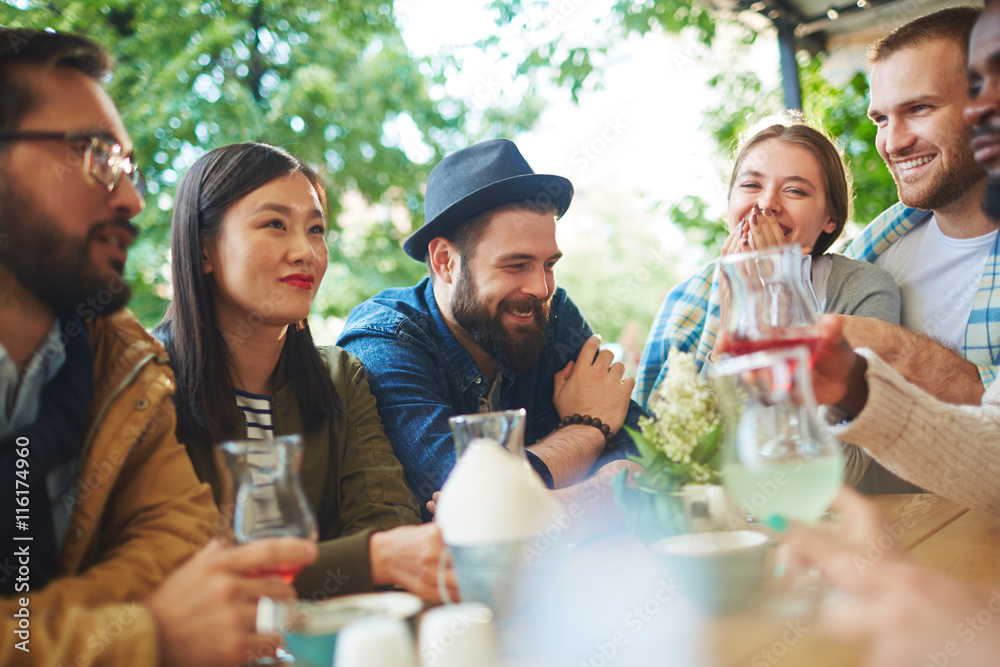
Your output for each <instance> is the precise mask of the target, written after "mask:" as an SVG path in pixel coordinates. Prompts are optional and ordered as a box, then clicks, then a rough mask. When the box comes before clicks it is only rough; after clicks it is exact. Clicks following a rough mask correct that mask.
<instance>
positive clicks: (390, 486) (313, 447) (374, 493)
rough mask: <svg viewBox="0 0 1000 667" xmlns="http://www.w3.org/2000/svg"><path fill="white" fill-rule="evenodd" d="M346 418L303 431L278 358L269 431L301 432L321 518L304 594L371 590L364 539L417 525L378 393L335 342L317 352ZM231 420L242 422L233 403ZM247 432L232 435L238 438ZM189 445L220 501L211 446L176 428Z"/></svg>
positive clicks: (306, 473) (305, 470) (306, 476)
mask: <svg viewBox="0 0 1000 667" xmlns="http://www.w3.org/2000/svg"><path fill="white" fill-rule="evenodd" d="M320 352H321V354H322V355H323V357H324V359H325V361H326V364H327V366H328V367H329V369H330V377H331V378H332V379H333V385H334V387H336V389H337V394H338V395H339V396H340V398H341V400H342V401H343V403H344V408H345V413H346V414H345V415H344V416H343V417H342V418H341V419H339V420H337V421H336V422H330V421H326V422H324V423H322V424H321V425H320V426H318V427H316V428H314V429H313V430H312V431H310V432H309V433H304V432H303V426H302V417H301V415H300V413H299V403H298V401H297V400H296V398H295V394H294V393H293V392H292V387H291V385H290V384H289V382H288V376H287V374H286V372H285V363H284V361H285V358H284V355H282V357H281V359H280V360H279V362H278V369H277V377H276V379H275V387H276V389H275V392H274V397H273V398H272V399H271V410H272V420H273V425H274V434H275V435H276V436H278V435H287V434H291V433H301V434H302V439H303V443H304V445H305V454H304V456H303V460H302V486H303V487H304V489H305V493H306V497H307V498H308V500H309V504H310V505H311V506H312V508H313V511H314V512H315V513H316V519H317V522H318V523H319V540H320V544H319V547H320V550H319V554H320V555H319V560H318V561H317V562H316V563H314V564H313V565H311V566H310V567H308V568H306V569H304V570H303V571H302V572H301V573H300V574H299V576H298V577H297V579H296V581H295V587H296V588H297V589H298V591H299V595H300V596H301V597H303V598H312V599H318V598H325V597H330V596H332V595H343V594H346V593H358V592H362V591H370V590H372V589H373V588H374V583H373V582H372V575H371V560H370V558H369V551H368V544H369V540H370V538H371V535H372V533H373V532H375V531H376V530H387V529H389V528H395V527H396V526H401V525H404V524H419V523H420V522H421V520H420V512H419V510H418V508H417V501H416V500H415V499H414V497H413V494H412V493H410V489H409V487H407V485H406V479H405V477H404V475H403V467H402V466H401V465H400V463H399V460H398V459H396V455H395V454H394V453H393V451H392V445H391V444H390V443H389V440H388V439H387V438H386V437H385V432H384V431H383V429H382V419H381V418H380V417H379V414H378V410H377V409H376V406H375V397H374V396H372V393H371V390H370V389H369V388H368V376H367V374H366V373H365V368H364V366H362V364H361V362H360V361H359V360H358V359H357V357H355V356H354V355H352V354H349V353H348V352H346V351H344V350H342V349H341V348H339V347H327V348H321V349H320ZM233 411H234V414H239V415H240V417H239V418H238V419H237V420H236V423H244V424H245V421H244V420H243V417H242V412H240V410H239V408H238V407H237V406H236V404H235V403H234V404H233ZM244 436H245V431H244V432H236V433H232V434H229V438H230V439H234V440H236V439H241V438H243V437H244ZM177 439H178V440H179V441H180V442H183V443H185V444H186V446H187V450H188V455H189V456H190V457H191V461H192V463H194V468H195V472H197V473H198V477H199V479H201V480H202V481H205V482H208V483H209V484H210V485H211V486H212V491H213V493H214V494H215V501H216V502H217V503H220V504H221V498H220V493H221V483H220V478H219V473H218V471H217V470H216V467H215V462H214V460H213V458H212V452H211V448H212V445H213V444H214V443H212V442H208V441H206V440H204V439H200V438H196V437H193V436H192V435H191V434H189V433H183V432H181V431H180V430H178V433H177Z"/></svg>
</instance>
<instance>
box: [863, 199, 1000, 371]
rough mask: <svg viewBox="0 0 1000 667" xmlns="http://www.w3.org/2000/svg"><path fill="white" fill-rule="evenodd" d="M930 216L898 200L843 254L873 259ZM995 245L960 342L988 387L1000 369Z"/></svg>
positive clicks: (999, 296)
mask: <svg viewBox="0 0 1000 667" xmlns="http://www.w3.org/2000/svg"><path fill="white" fill-rule="evenodd" d="M931 215H932V213H931V211H921V210H919V209H915V208H906V207H905V206H903V205H902V204H900V203H898V202H897V203H896V204H893V205H892V206H890V207H889V208H888V209H886V210H885V212H883V213H882V214H881V215H880V216H878V217H877V218H875V219H874V220H872V222H871V224H870V225H868V226H867V227H865V230H864V231H863V232H862V233H861V235H860V236H858V237H857V238H856V239H854V240H853V241H852V242H851V245H849V246H848V247H847V250H845V251H844V254H845V255H847V256H848V257H851V258H852V259H858V260H861V261H865V262H874V261H875V258H876V257H878V256H879V255H881V254H882V253H884V252H885V251H886V250H888V249H889V248H890V247H891V246H892V244H893V243H895V242H896V241H898V240H899V239H900V238H902V237H903V235H904V234H906V233H907V232H908V231H910V230H911V229H913V228H914V227H916V226H917V225H918V224H920V223H921V222H924V221H926V220H928V219H930V217H931ZM997 239H998V240H1000V235H997ZM997 246H998V242H997V241H994V243H993V249H992V250H991V251H990V256H989V258H988V259H987V260H986V267H985V268H984V269H983V277H982V279H981V280H980V281H979V289H978V290H977V291H976V297H975V300H974V301H973V303H972V312H971V313H970V314H969V322H968V324H967V325H966V327H965V338H964V340H963V342H962V355H963V356H965V358H966V359H968V360H969V361H971V362H972V363H974V364H975V365H976V366H977V367H978V368H979V375H980V376H981V377H982V379H983V384H984V385H985V386H989V384H990V383H991V382H992V381H993V380H994V379H995V378H996V376H997V372H998V370H1000V368H998V367H1000V290H998V288H997V275H998V273H1000V265H998V260H997ZM994 294H995V295H996V296H997V300H998V303H996V304H994V303H993V296H994Z"/></svg>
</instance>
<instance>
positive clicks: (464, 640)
mask: <svg viewBox="0 0 1000 667" xmlns="http://www.w3.org/2000/svg"><path fill="white" fill-rule="evenodd" d="M418 645H419V649H420V666H421V667H471V666H473V665H474V666H475V667H496V666H497V664H498V657H497V655H498V651H497V640H496V632H495V630H494V627H493V612H491V611H490V609H489V607H487V606H486V605H484V604H480V603H478V602H462V603H460V604H452V605H445V606H443V607H435V608H434V609H431V610H430V611H428V612H427V613H425V614H424V615H423V616H422V617H421V619H420V630H419V642H418ZM337 667H341V665H340V664H339V663H338V664H337Z"/></svg>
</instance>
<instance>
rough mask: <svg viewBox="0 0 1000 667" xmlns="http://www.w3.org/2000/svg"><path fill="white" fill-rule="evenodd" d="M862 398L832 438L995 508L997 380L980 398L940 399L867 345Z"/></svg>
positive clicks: (999, 456) (999, 450) (998, 487)
mask: <svg viewBox="0 0 1000 667" xmlns="http://www.w3.org/2000/svg"><path fill="white" fill-rule="evenodd" d="M858 353H859V354H861V355H863V356H864V357H865V358H866V359H867V360H868V370H867V372H866V374H865V379H866V380H867V382H868V400H867V402H866V403H865V407H864V408H863V409H862V410H861V412H860V413H859V414H858V415H857V417H855V418H854V419H853V420H852V421H851V422H850V423H848V424H846V425H844V426H837V427H834V429H833V432H834V434H835V435H836V436H837V438H838V439H840V440H843V441H846V442H850V443H854V444H856V445H860V446H862V447H865V448H866V449H867V450H868V451H869V452H870V453H871V455H872V456H873V457H874V458H875V459H876V460H877V461H878V462H879V463H881V464H882V465H883V466H885V467H886V468H887V469H889V470H891V471H892V472H894V473H895V474H897V475H899V476H900V477H902V478H904V479H906V480H909V481H910V482H913V483H914V484H917V485H919V486H921V487H923V488H925V489H927V490H929V491H932V492H934V493H937V494H939V495H942V496H944V497H946V498H950V499H952V500H955V501H956V502H959V503H961V504H963V505H965V506H966V507H971V508H973V509H978V510H982V511H984V512H989V513H990V514H994V515H1000V383H996V382H994V383H993V384H992V385H990V387H989V389H988V390H987V392H986V395H985V396H984V397H983V403H982V405H979V406H971V405H951V404H947V403H942V402H941V401H939V400H937V399H935V398H934V397H932V396H931V395H930V394H927V393H926V392H924V391H922V390H921V389H918V388H917V387H916V386H914V385H912V384H910V383H909V382H907V381H906V380H904V379H903V377H902V376H901V375H900V374H899V373H897V372H896V371H895V370H894V369H893V368H892V367H891V366H889V365H888V364H887V363H886V362H884V361H883V360H882V359H880V358H879V357H878V356H877V355H876V354H875V353H874V352H872V351H871V350H868V349H859V350H858Z"/></svg>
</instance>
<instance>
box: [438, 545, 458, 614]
mask: <svg viewBox="0 0 1000 667" xmlns="http://www.w3.org/2000/svg"><path fill="white" fill-rule="evenodd" d="M450 560H451V551H450V550H449V549H448V547H447V546H445V547H444V548H443V549H441V553H440V555H438V571H437V587H438V595H440V596H441V601H442V602H444V603H445V604H456V603H458V602H459V601H458V600H453V599H452V598H451V594H450V593H448V585H447V584H446V583H445V580H446V579H447V574H448V561H450Z"/></svg>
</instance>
